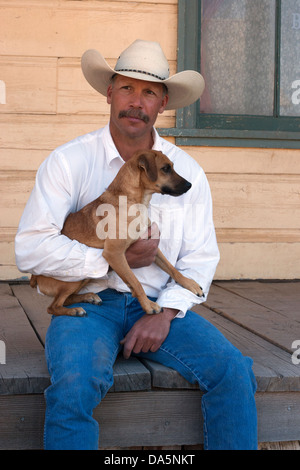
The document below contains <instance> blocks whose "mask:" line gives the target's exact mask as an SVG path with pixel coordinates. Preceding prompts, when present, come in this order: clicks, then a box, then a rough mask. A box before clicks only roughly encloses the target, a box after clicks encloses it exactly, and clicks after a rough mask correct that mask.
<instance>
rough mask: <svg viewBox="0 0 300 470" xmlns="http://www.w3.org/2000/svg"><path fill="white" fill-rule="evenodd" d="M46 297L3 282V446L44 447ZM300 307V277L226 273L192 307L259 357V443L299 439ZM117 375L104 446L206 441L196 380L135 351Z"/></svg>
mask: <svg viewBox="0 0 300 470" xmlns="http://www.w3.org/2000/svg"><path fill="white" fill-rule="evenodd" d="M48 303H49V298H46V297H43V296H40V295H38V294H37V293H36V292H35V291H33V290H32V289H31V288H30V287H29V285H28V284H9V283H1V284H0V312H1V313H0V317H1V323H0V340H1V343H0V345H1V354H0V363H1V362H2V364H0V449H42V448H43V421H44V412H45V404H44V397H43V391H44V389H45V388H46V387H47V386H48V385H49V383H50V381H49V374H48V371H47V368H46V364H45V359H44V346H43V345H44V341H45V334H46V330H47V326H48V324H49V321H50V317H49V315H48V314H47V313H46V309H45V307H46V306H47V305H48ZM299 307H300V281H294V282H253V281H251V282H229V281H224V282H214V284H213V286H212V288H211V291H210V294H209V297H208V300H207V301H206V302H205V304H203V305H201V306H199V307H196V308H195V311H196V312H197V313H199V314H200V315H202V316H204V317H205V318H207V319H208V320H209V321H211V322H212V323H213V324H215V325H216V326H217V327H218V328H219V329H220V330H221V331H222V332H223V333H224V335H225V336H226V337H227V338H228V339H229V340H230V341H231V342H232V343H233V344H235V345H236V346H237V347H238V348H239V349H240V350H241V351H242V352H243V353H244V354H245V355H248V356H251V357H252V358H253V360H254V372H255V375H256V378H257V382H258V391H257V395H256V400H257V408H258V422H259V427H258V432H259V442H260V448H261V449H266V448H268V449H272V448H274V449H299V448H300V447H299V442H298V441H300V364H297V363H296V364H294V363H293V360H292V356H293V353H294V357H293V358H294V359H296V362H300V361H297V359H298V358H300V351H299V354H297V349H300V346H299V345H300V319H299V318H300V317H299V313H300V312H299ZM296 340H299V345H298V346H295V345H293V343H294V341H296ZM294 362H295V361H294ZM114 378H115V381H114V385H113V387H112V389H111V390H110V392H109V393H108V394H107V396H106V398H105V399H104V400H103V402H102V403H101V404H100V405H99V406H98V407H97V408H96V410H95V417H96V419H97V420H99V422H101V427H100V446H101V447H100V448H106V449H107V448H116V447H117V448H135V449H142V448H144V449H146V448H149V447H150V448H153V447H156V448H157V447H159V448H164V449H183V448H185V449H191V448H192V449H198V448H201V443H202V419H201V395H202V394H201V392H200V391H199V390H197V388H196V387H195V386H191V385H190V384H189V383H187V382H186V381H185V380H184V379H183V378H182V377H181V376H180V375H179V374H178V373H177V372H175V371H173V370H171V369H168V368H165V367H162V366H160V365H158V364H155V363H153V362H150V361H147V362H146V361H144V362H141V361H139V360H138V359H136V358H131V359H130V360H128V361H125V360H124V359H123V358H122V357H120V358H119V359H118V360H117V362H116V365H115V369H114ZM233 398H234V397H233ZM266 443H267V444H266Z"/></svg>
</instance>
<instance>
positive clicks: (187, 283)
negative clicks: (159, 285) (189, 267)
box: [155, 249, 204, 297]
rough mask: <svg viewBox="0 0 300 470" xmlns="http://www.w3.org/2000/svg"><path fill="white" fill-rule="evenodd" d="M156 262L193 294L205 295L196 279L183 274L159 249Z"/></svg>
mask: <svg viewBox="0 0 300 470" xmlns="http://www.w3.org/2000/svg"><path fill="white" fill-rule="evenodd" d="M155 264H157V266H159V267H160V269H162V270H163V271H165V272H166V273H168V274H169V276H170V277H171V278H172V279H174V281H175V282H177V284H179V285H181V286H182V287H184V288H185V289H188V290H190V291H191V292H193V294H196V295H197V296H198V297H204V293H203V290H202V288H201V287H200V286H199V284H197V282H196V281H194V280H193V279H190V278H188V277H185V276H183V275H182V274H181V273H180V272H179V271H178V270H177V269H176V268H174V266H173V265H172V264H171V263H170V262H169V261H168V260H167V258H166V257H165V256H164V255H163V253H162V252H161V251H160V250H159V249H158V251H157V254H156V258H155Z"/></svg>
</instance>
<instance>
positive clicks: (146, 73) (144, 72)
mask: <svg viewBox="0 0 300 470" xmlns="http://www.w3.org/2000/svg"><path fill="white" fill-rule="evenodd" d="M115 70H116V69H115ZM116 72H136V73H143V74H145V75H150V77H154V78H158V80H166V79H165V78H163V77H160V76H159V75H155V73H150V72H146V71H145V70H136V69H118V70H116Z"/></svg>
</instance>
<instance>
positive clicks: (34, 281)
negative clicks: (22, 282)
mask: <svg viewBox="0 0 300 470" xmlns="http://www.w3.org/2000/svg"><path fill="white" fill-rule="evenodd" d="M29 284H30V285H31V287H32V288H35V287H36V286H37V277H36V276H35V275H34V274H32V276H31V278H30V282H29Z"/></svg>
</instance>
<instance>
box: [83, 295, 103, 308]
mask: <svg viewBox="0 0 300 470" xmlns="http://www.w3.org/2000/svg"><path fill="white" fill-rule="evenodd" d="M85 302H87V303H89V304H93V305H101V304H102V300H101V299H100V297H99V295H97V294H93V293H92V292H90V293H88V294H86V300H85Z"/></svg>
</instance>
